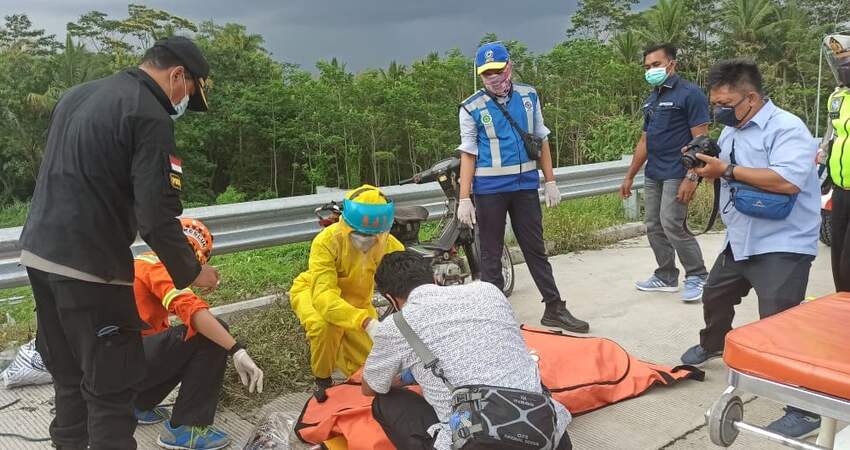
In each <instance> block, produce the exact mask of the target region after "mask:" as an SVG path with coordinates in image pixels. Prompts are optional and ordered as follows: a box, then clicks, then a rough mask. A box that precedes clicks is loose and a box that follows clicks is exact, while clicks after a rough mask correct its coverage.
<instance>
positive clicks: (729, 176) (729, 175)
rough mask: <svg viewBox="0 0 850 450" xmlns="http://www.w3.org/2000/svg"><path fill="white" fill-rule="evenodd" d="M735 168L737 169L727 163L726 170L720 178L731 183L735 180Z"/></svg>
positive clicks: (735, 165) (734, 165)
mask: <svg viewBox="0 0 850 450" xmlns="http://www.w3.org/2000/svg"><path fill="white" fill-rule="evenodd" d="M735 167H738V165H737V164H734V163H729V165H728V166H726V170H724V171H723V175H721V176H720V177H721V178H723V179H724V180H726V181H733V180H734V179H735Z"/></svg>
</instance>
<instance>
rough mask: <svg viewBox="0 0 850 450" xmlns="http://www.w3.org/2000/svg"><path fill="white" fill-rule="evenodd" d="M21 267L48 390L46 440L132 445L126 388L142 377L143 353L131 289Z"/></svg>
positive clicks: (130, 397)
mask: <svg viewBox="0 0 850 450" xmlns="http://www.w3.org/2000/svg"><path fill="white" fill-rule="evenodd" d="M27 273H28V275H29V279H30V284H31V286H32V290H33V295H34V296H35V304H36V315H37V320H38V330H37V333H36V348H37V349H38V351H39V353H40V354H41V356H42V358H43V359H44V363H45V365H46V366H47V369H48V370H49V371H50V374H51V375H53V386H54V389H55V391H56V400H55V406H56V416H55V417H54V418H53V421H52V422H51V423H50V437H51V439H52V440H53V442H54V444H56V446H57V447H58V448H60V449H74V450H76V449H84V448H86V445H88V448H90V449H92V450H104V449H116V450H127V449H135V448H136V441H135V439H134V438H133V433H134V432H135V430H136V418H135V416H134V415H133V402H134V400H135V397H136V392H135V390H134V389H133V386H134V385H135V384H136V383H138V382H140V381H141V380H142V378H143V377H144V375H145V354H144V349H143V347H142V336H141V333H140V331H141V325H142V321H141V319H139V314H138V312H137V310H136V301H135V299H134V296H133V287H132V286H119V285H111V284H100V283H89V282H85V281H80V280H75V279H71V278H66V277H63V276H59V275H55V274H50V273H46V272H42V271H40V270H35V269H31V268H30V269H27ZM99 331H100V333H98V332H99ZM98 334H100V336H98Z"/></svg>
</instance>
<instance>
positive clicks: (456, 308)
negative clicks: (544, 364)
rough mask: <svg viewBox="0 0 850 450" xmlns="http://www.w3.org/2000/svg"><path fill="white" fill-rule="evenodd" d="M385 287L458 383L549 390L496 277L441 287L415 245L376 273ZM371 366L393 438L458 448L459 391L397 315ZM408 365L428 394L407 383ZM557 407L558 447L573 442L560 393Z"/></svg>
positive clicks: (372, 384) (367, 375) (401, 444)
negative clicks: (454, 405) (421, 353)
mask: <svg viewBox="0 0 850 450" xmlns="http://www.w3.org/2000/svg"><path fill="white" fill-rule="evenodd" d="M375 282H376V285H377V289H378V291H379V292H381V294H382V295H384V296H385V297H387V299H388V300H389V301H390V302H391V303H392V304H393V306H394V307H396V308H397V309H399V308H403V309H404V317H405V319H406V320H407V322H408V323H409V324H410V326H411V328H412V329H413V330H414V331H415V332H416V334H418V335H419V337H420V338H421V339H422V341H423V342H424V343H425V345H426V346H427V347H428V348H429V349H430V350H431V351H432V352H433V353H434V355H435V356H436V357H437V358H439V360H440V367H441V368H442V369H443V370H444V373H445V376H446V378H447V379H449V380H451V381H452V383H453V384H454V385H456V386H462V385H472V384H483V385H492V386H502V387H508V388H516V389H523V390H526V391H531V392H538V393H539V392H541V391H542V385H541V381H540V373H539V369H538V366H537V363H536V362H535V360H534V359H533V358H532V355H531V354H530V353H529V350H528V348H527V347H526V345H525V341H524V340H523V338H522V335H521V333H520V327H519V324H518V323H517V322H516V319H515V318H514V315H513V311H512V309H511V305H510V303H509V302H508V299H507V298H506V297H505V296H504V294H502V291H500V290H499V289H498V288H497V287H495V286H493V285H492V284H490V283H484V282H474V283H471V284H467V285H460V286H437V285H435V284H433V283H434V278H433V273H432V271H431V267H430V265H429V264H428V262H427V261H425V260H424V258H422V256H420V255H419V254H417V253H414V252H411V251H404V252H396V253H391V254H389V255H387V256H385V257H384V259H383V261H382V262H381V265H380V266H378V270H377V272H376V274H375ZM373 342H374V344H373V347H372V351H371V353H370V354H369V357H368V358H367V359H366V365H365V367H364V369H363V385H362V387H363V393H364V394H365V395H370V396H376V398H375V401H374V402H373V404H372V412H373V416H374V417H375V419H376V420H377V421H378V422H379V423H380V424H381V426H382V427H383V429H384V431H385V432H386V434H387V436H388V437H389V439H390V441H392V442H393V444H394V445H395V446H396V447H398V448H404V449H417V450H419V449H423V450H424V449H436V450H449V449H451V430H450V428H449V426H448V417H449V414H450V412H451V393H450V392H449V390H448V388H447V387H446V385H445V384H444V383H443V381H442V380H440V379H439V378H437V377H436V376H434V374H432V373H431V371H430V370H429V369H426V368H425V367H424V365H423V363H422V361H421V360H420V359H419V358H418V357H417V356H416V354H415V353H414V351H413V349H412V348H411V346H410V345H409V344H408V343H407V340H406V339H405V338H404V336H402V334H401V332H400V331H399V329H398V327H397V326H396V324H395V323H394V321H392V320H384V321H382V322H381V323H380V324H379V325H378V327H377V328H376V329H375V330H374V333H373ZM407 371H410V372H411V373H412V376H413V378H415V380H416V381H417V382H418V384H419V385H420V386H421V387H422V393H423V395H424V398H423V397H420V396H419V395H417V394H415V393H413V392H410V391H408V390H405V389H393V387H397V386H399V385H401V378H402V375H403V374H404V375H405V376H404V377H403V378H408V377H409V375H407V373H406V372H407ZM552 403H553V405H554V407H555V410H556V413H557V419H558V420H557V431H558V438H559V439H560V444H559V446H558V447H557V449H558V450H566V449H571V448H572V444H571V442H570V438H569V435H568V434H567V432H566V427H567V424H568V423H569V422H570V420H571V416H570V413H569V411H567V409H566V408H565V407H564V406H563V405H562V404H560V403H558V402H557V401H555V400H554V399H553V400H552Z"/></svg>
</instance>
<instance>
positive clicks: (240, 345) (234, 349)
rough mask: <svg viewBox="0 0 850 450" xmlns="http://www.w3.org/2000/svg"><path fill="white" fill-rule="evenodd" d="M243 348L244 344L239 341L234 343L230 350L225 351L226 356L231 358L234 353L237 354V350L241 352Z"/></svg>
mask: <svg viewBox="0 0 850 450" xmlns="http://www.w3.org/2000/svg"><path fill="white" fill-rule="evenodd" d="M244 348H245V344H243V343H241V342H239V341H236V343H235V344H233V347H230V350H228V351H227V354H228V356H233V355H235V354H236V352H238V351H239V350H242V349H244Z"/></svg>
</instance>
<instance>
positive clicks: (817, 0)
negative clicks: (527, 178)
mask: <svg viewBox="0 0 850 450" xmlns="http://www.w3.org/2000/svg"><path fill="white" fill-rule="evenodd" d="M840 3H841V2H835V1H828V0H705V1H702V0H659V1H658V3H657V4H656V5H655V6H654V7H652V8H650V9H648V10H645V11H642V12H635V11H633V8H634V6H635V4H636V2H635V1H634V0H582V1H580V2H579V11H578V12H577V13H576V15H574V16H573V19H572V23H571V24H564V28H565V29H567V30H568V31H567V33H566V35H565V40H564V41H563V42H561V43H555V44H554V46H553V48H552V49H551V50H550V51H548V52H546V53H542V54H533V53H531V52H530V51H528V49H527V48H526V47H525V46H524V45H523V44H522V43H520V42H516V41H508V42H507V44H508V46H509V48H510V50H511V53H512V56H513V59H514V64H515V70H514V73H515V76H517V78H518V79H520V80H521V81H524V82H528V83H531V84H533V85H535V86H537V87H538V89H539V91H540V94H541V98H542V99H543V102H544V111H545V115H546V122H547V125H548V127H549V128H550V129H551V130H552V135H551V136H550V142H551V145H552V149H553V152H554V156H555V159H556V163H557V165H559V166H563V165H570V164H582V163H587V162H596V161H604V160H611V159H617V158H619V157H620V155H621V154H624V153H629V152H630V151H631V148H632V146H633V144H634V141H635V139H636V137H637V135H638V133H639V131H640V122H641V115H640V106H641V101H642V99H643V98H644V96H645V95H646V94H647V91H648V88H647V86H646V84H645V83H644V82H643V71H642V68H641V66H640V55H641V49H642V48H643V47H644V46H645V45H646V44H648V43H655V42H662V41H670V42H673V43H675V44H676V45H678V46H680V47H681V48H682V49H683V50H682V55H681V57H680V68H681V70H682V71H683V72H684V74H685V76H686V77H688V78H690V79H691V80H693V81H694V82H696V83H703V82H704V80H705V76H706V73H707V70H708V68H709V67H710V66H711V64H712V63H713V62H714V61H716V60H718V59H721V58H728V57H734V56H748V57H752V58H754V59H756V60H757V61H758V62H759V63H760V65H761V67H762V69H763V70H764V72H765V75H766V78H767V82H768V85H769V89H770V94H771V96H772V97H773V98H774V100H775V101H777V103H779V104H780V105H781V106H783V107H785V108H787V109H790V110H792V111H794V112H795V113H797V114H799V115H800V116H801V117H803V118H804V119H805V120H806V121H807V123H808V124H809V125H810V126H811V127H812V129H813V130H814V128H815V126H816V124H815V105H816V92H817V83H818V57H819V54H818V52H819V43H820V40H821V39H822V37H823V34H824V33H826V32H829V31H832V30H834V29H835V27H836V25H837V22H838V21H839V16H840V13H841V9H840V8H838V7H837V5H839V4H840ZM67 29H68V35H67V38H66V39H65V40H64V42H60V41H57V39H56V38H55V36H52V35H47V34H46V33H45V32H44V31H43V30H40V29H38V27H37V25H33V24H32V23H31V22H30V20H29V18H28V17H27V16H26V15H22V14H16V15H10V16H7V17H6V18H5V25H0V205H3V204H6V203H9V202H12V201H25V200H26V199H27V198H28V197H29V196H30V194H31V192H32V189H33V184H34V182H35V181H34V180H35V177H36V175H37V173H38V167H39V164H40V157H41V152H42V149H43V145H44V139H45V130H46V127H47V124H48V121H49V115H50V111H51V109H52V107H53V105H55V103H56V101H57V100H58V99H59V98H60V96H61V94H62V92H63V91H64V90H66V89H68V88H70V87H72V86H74V85H76V84H79V83H83V82H86V81H89V80H92V79H96V78H99V77H102V76H105V75H108V74H111V73H113V72H115V71H118V70H122V69H124V68H126V67H131V66H133V65H135V64H136V63H137V62H138V60H139V56H140V55H141V53H142V52H143V50H144V49H145V48H146V47H148V46H149V45H151V43H152V42H154V41H155V40H156V39H158V38H160V37H163V36H168V35H171V34H184V35H191V36H194V37H195V38H196V39H197V41H198V42H199V44H200V45H201V47H202V48H203V50H204V51H205V53H206V55H207V57H208V59H209V60H210V63H211V65H212V75H211V91H210V93H209V98H210V102H211V106H212V108H211V110H210V112H208V113H206V114H189V115H187V116H186V117H185V118H183V119H180V120H179V121H178V122H177V140H178V153H180V155H181V156H182V157H183V158H184V159H185V167H186V186H187V189H186V197H187V200H188V202H189V203H190V204H208V203H214V202H216V201H218V202H230V201H240V200H245V199H259V198H269V197H277V196H290V195H297V194H304V193H310V192H313V190H314V189H315V187H316V186H318V185H326V186H339V187H343V188H345V187H349V186H354V185H357V184H359V183H363V182H370V183H376V184H382V185H386V184H392V183H395V182H397V181H398V180H399V179H401V178H406V177H407V176H409V175H410V174H411V173H412V172H413V171H414V170H416V169H418V168H422V167H426V166H428V165H430V164H432V163H433V162H434V161H436V160H438V159H441V158H444V157H446V156H447V155H449V154H451V152H452V151H453V149H454V148H455V147H456V145H457V142H458V137H457V127H458V126H457V107H458V104H459V102H461V101H462V100H463V99H464V98H465V97H466V96H468V95H469V94H471V93H472V92H473V90H474V89H475V87H476V85H477V86H478V87H480V83H477V82H476V80H475V78H474V77H473V75H472V61H471V59H470V58H469V57H468V56H465V55H463V54H461V53H460V51H458V50H448V51H445V52H436V51H435V52H433V53H431V54H428V55H424V57H422V58H421V59H419V60H417V61H415V62H413V63H412V64H411V65H409V66H405V65H401V64H398V63H392V64H390V65H389V66H388V67H386V68H376V69H371V70H365V71H362V72H360V73H352V72H351V71H350V70H347V69H346V65H345V63H344V62H341V61H337V60H331V61H320V62H318V63H317V64H316V72H315V73H310V72H307V71H305V70H303V69H301V68H299V67H296V66H293V65H291V64H287V63H285V62H282V61H279V60H275V59H273V58H272V57H271V55H270V54H269V53H268V52H267V51H266V50H265V49H264V48H263V45H264V42H263V38H262V37H261V36H259V35H256V34H251V33H250V32H249V31H248V30H247V29H246V28H245V27H244V26H242V25H239V24H232V23H228V24H217V23H212V22H205V23H199V24H195V23H192V22H190V21H189V20H186V19H184V18H181V17H176V16H174V15H172V14H170V13H168V12H165V11H160V10H155V9H150V8H147V7H145V6H140V5H129V7H128V15H127V17H126V18H110V17H108V16H107V15H106V14H104V13H101V12H98V11H92V12H89V13H86V14H83V15H82V16H80V18H79V19H78V20H77V21H76V22H73V23H69V24H68V28H67ZM495 38H496V35H495V34H488V35H485V36H483V38H482V42H483V41H489V40H493V39H495ZM283 57H284V59H285V55H283ZM824 82H825V83H826V86H828V88H827V89H825V90H824V94H826V92H827V91H829V89H830V87H831V85H832V80H831V78H830V77H829V72H828V71H826V72H825V76H824Z"/></svg>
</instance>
